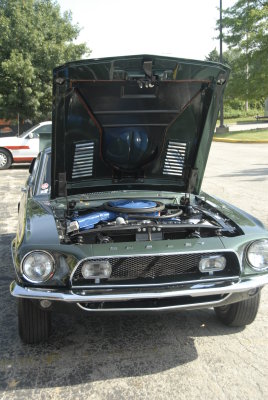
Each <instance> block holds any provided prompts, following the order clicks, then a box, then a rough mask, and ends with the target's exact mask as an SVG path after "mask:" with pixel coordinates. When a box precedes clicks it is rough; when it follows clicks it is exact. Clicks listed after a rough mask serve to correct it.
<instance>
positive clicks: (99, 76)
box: [51, 55, 229, 198]
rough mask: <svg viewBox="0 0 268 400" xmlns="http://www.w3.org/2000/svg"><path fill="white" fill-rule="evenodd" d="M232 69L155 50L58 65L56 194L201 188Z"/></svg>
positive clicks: (54, 153) (54, 157) (55, 85)
mask: <svg viewBox="0 0 268 400" xmlns="http://www.w3.org/2000/svg"><path fill="white" fill-rule="evenodd" d="M228 74H229V69H228V68H227V67H225V66H223V65H221V64H216V63H209V62H202V61H193V60H184V59H177V58H168V57H160V56H150V55H139V56H129V57H116V58H105V59H92V60H83V61H78V62H72V63H68V64H66V65H63V66H61V67H59V68H56V69H55V70H54V81H53V91H54V104H53V105H54V107H53V127H52V132H53V133H52V166H53V168H52V171H53V172H52V193H51V194H52V198H54V197H58V196H65V195H69V194H75V193H86V192H96V191H103V190H105V191H107V190H117V189H139V188H140V189H144V188H145V187H146V188H147V189H150V188H152V189H161V190H162V189H163V190H172V191H182V192H186V191H187V192H193V193H198V192H199V189H200V185H201V182H202V177H203V174H204V169H205V165H206V161H207V157H208V152H209V148H210V144H211V140H212V135H213V131H214V128H215V123H216V118H217V114H218V109H219V100H220V97H221V95H222V93H223V90H224V87H225V85H226V81H227V78H228Z"/></svg>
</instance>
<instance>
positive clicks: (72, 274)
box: [69, 249, 242, 284]
mask: <svg viewBox="0 0 268 400" xmlns="http://www.w3.org/2000/svg"><path fill="white" fill-rule="evenodd" d="M196 253H199V254H206V253H234V254H235V255H236V257H237V260H238V264H239V269H240V272H242V264H241V260H240V257H239V254H238V253H237V252H236V251H234V250H229V249H218V250H201V249H200V250H195V251H189V250H188V251H180V252H178V251H174V252H166V253H144V254H129V255H128V254H113V255H108V256H91V257H86V258H83V259H82V260H80V261H78V263H77V264H76V266H75V267H74V269H73V271H72V273H71V275H70V280H69V283H70V284H72V279H73V276H74V274H75V271H76V270H77V268H78V267H79V265H80V264H82V263H83V262H85V261H87V260H92V259H95V260H96V259H98V260H99V259H102V258H124V257H126V258H132V257H147V256H148V257H154V256H174V255H180V254H196Z"/></svg>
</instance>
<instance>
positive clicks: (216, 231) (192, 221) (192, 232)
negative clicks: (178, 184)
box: [62, 196, 235, 244]
mask: <svg viewBox="0 0 268 400" xmlns="http://www.w3.org/2000/svg"><path fill="white" fill-rule="evenodd" d="M204 204H205V203H204ZM204 204H202V202H201V203H200V202H195V203H194V204H190V200H189V198H188V197H186V196H182V197H181V199H180V202H179V204H175V203H174V202H165V203H164V202H160V201H155V200H146V199H118V200H112V201H108V202H104V203H102V204H101V205H97V206H96V207H91V208H85V207H84V208H82V209H81V208H77V207H76V203H75V202H72V203H70V204H69V209H68V213H67V217H66V218H65V219H64V221H65V222H64V224H62V225H65V235H64V237H65V242H67V243H68V242H77V243H92V244H98V243H99V244H101V243H113V242H132V241H135V242H137V241H154V240H172V239H185V238H201V237H212V236H220V235H228V236H230V235H233V234H234V233H235V226H233V225H232V224H231V223H230V221H227V220H226V218H224V216H221V215H219V213H216V214H214V213H213V212H212V211H211V210H209V209H206V208H205V207H204Z"/></svg>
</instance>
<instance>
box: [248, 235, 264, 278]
mask: <svg viewBox="0 0 268 400" xmlns="http://www.w3.org/2000/svg"><path fill="white" fill-rule="evenodd" d="M247 259H248V262H249V264H250V265H251V266H252V268H253V269H255V270H256V271H265V270H266V269H268V240H267V239H261V240H256V242H253V243H252V244H251V245H250V246H249V247H248V249H247Z"/></svg>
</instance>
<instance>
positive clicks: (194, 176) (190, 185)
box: [187, 168, 198, 193]
mask: <svg viewBox="0 0 268 400" xmlns="http://www.w3.org/2000/svg"><path fill="white" fill-rule="evenodd" d="M197 177H198V168H192V169H191V170H190V172H189V182H188V187H187V193H192V192H193V190H194V188H195V184H196V181H197Z"/></svg>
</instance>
